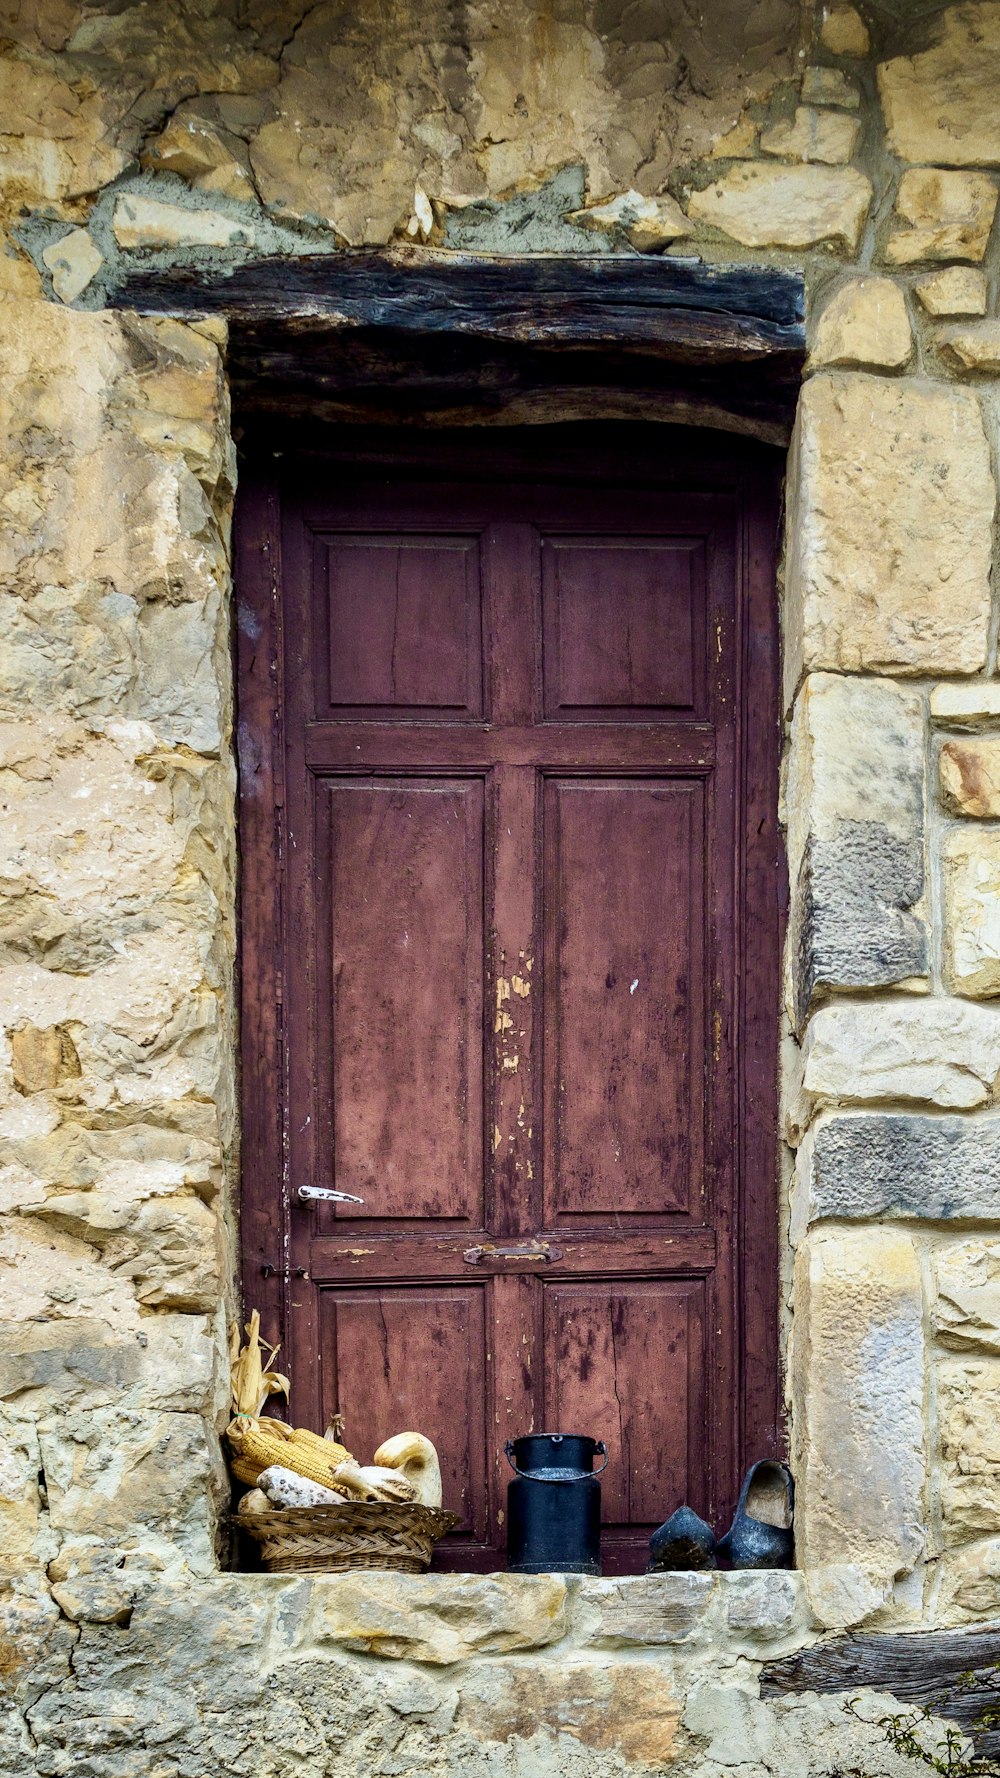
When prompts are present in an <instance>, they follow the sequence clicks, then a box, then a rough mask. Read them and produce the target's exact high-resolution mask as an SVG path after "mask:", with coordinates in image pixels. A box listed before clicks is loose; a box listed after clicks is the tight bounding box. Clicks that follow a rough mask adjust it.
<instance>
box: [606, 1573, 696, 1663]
mask: <svg viewBox="0 0 1000 1778" xmlns="http://www.w3.org/2000/svg"><path fill="white" fill-rule="evenodd" d="M718 1590H719V1580H718V1576H717V1575H714V1574H697V1573H691V1574H687V1573H678V1574H647V1575H644V1576H641V1577H635V1578H630V1579H629V1580H626V1581H620V1580H585V1581H583V1582H582V1584H581V1587H580V1593H579V1604H578V1607H577V1613H578V1615H579V1616H581V1617H582V1618H583V1621H584V1622H585V1623H586V1624H587V1626H588V1628H587V1641H588V1642H593V1643H597V1644H604V1645H606V1646H608V1647H610V1648H627V1647H629V1646H631V1645H637V1644H638V1645H646V1646H649V1647H656V1646H657V1645H658V1644H660V1643H670V1642H685V1641H687V1640H688V1638H689V1637H692V1636H694V1635H696V1633H697V1631H698V1630H699V1628H700V1627H701V1626H702V1625H703V1624H704V1621H705V1618H706V1615H707V1613H708V1610H709V1607H710V1606H711V1604H712V1601H713V1599H714V1597H715V1595H716V1594H717V1593H718Z"/></svg>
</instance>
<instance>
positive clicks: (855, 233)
mask: <svg viewBox="0 0 1000 1778" xmlns="http://www.w3.org/2000/svg"><path fill="white" fill-rule="evenodd" d="M871 198H872V189H871V185H870V184H869V182H868V180H867V179H866V178H865V176H864V174H863V173H859V172H858V170H857V169H856V168H855V167H837V168H833V167H822V166H808V165H804V166H797V167H779V166H766V165H758V164H757V163H756V162H745V163H742V164H740V165H737V166H734V167H731V168H730V169H729V171H728V172H726V173H724V174H723V175H722V177H721V178H720V179H718V180H717V181H716V182H715V184H714V185H709V186H706V188H705V190H704V191H695V192H692V194H691V198H690V201H689V203H688V215H689V216H690V217H692V218H693V219H694V220H695V221H696V222H707V223H710V224H711V225H712V227H713V228H717V229H719V230H720V232H721V233H722V234H724V235H728V236H729V238H730V239H731V240H734V241H739V242H740V243H741V244H742V245H743V246H744V247H811V246H814V245H815V244H816V243H817V242H821V241H830V242H832V243H836V244H838V245H840V246H843V247H845V248H847V249H848V251H851V250H853V249H854V248H855V247H856V246H857V244H858V240H859V239H860V235H861V230H862V228H863V227H864V222H865V217H866V216H867V214H868V208H869V205H870V204H871Z"/></svg>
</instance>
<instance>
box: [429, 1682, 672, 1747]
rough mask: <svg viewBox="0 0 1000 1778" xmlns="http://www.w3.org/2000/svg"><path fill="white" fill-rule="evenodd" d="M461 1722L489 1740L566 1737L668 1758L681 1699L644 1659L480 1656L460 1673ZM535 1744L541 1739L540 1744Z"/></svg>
mask: <svg viewBox="0 0 1000 1778" xmlns="http://www.w3.org/2000/svg"><path fill="white" fill-rule="evenodd" d="M460 1699H461V1701H460V1704H459V1713H458V1718H457V1726H458V1728H459V1729H460V1730H464V1731H466V1732H467V1733H468V1734H470V1735H472V1736H474V1737H475V1738H476V1740H479V1741H486V1742H491V1741H493V1742H497V1741H499V1742H509V1741H511V1740H512V1739H513V1741H514V1743H515V1745H516V1744H517V1742H519V1741H530V1740H534V1739H535V1737H536V1736H540V1737H541V1738H542V1740H543V1744H545V1743H548V1744H549V1745H551V1746H552V1747H553V1751H554V1744H555V1743H556V1742H557V1741H560V1740H561V1738H562V1737H563V1736H569V1737H570V1738H571V1739H572V1740H574V1741H577V1742H580V1743H582V1745H583V1746H584V1747H589V1748H593V1749H595V1750H598V1751H600V1752H601V1753H604V1754H610V1755H611V1756H612V1757H616V1758H617V1759H618V1760H624V1761H625V1762H626V1764H628V1763H631V1762H632V1761H635V1762H637V1763H638V1764H640V1765H651V1766H661V1765H663V1764H665V1763H666V1762H667V1761H668V1760H669V1759H670V1757H671V1753H672V1750H673V1746H674V1742H675V1739H676V1735H677V1725H678V1721H679V1718H680V1706H679V1704H678V1702H677V1700H676V1698H675V1697H674V1696H673V1693H672V1691H671V1688H670V1684H669V1681H668V1679H667V1676H666V1674H664V1672H663V1671H662V1669H661V1668H659V1667H655V1666H650V1665H648V1663H646V1662H643V1661H641V1660H628V1659H622V1660H618V1661H614V1662H609V1661H607V1659H605V1660H603V1661H602V1660H601V1658H600V1657H599V1656H597V1655H595V1656H594V1658H593V1659H592V1660H586V1659H581V1658H580V1657H578V1656H574V1657H573V1658H571V1659H569V1660H558V1661H539V1662H536V1663H534V1664H533V1665H532V1666H530V1667H526V1666H525V1664H524V1663H523V1662H518V1663H517V1664H516V1665H515V1664H513V1663H511V1664H508V1665H505V1666H500V1665H499V1664H498V1663H495V1662H482V1663H480V1664H479V1665H478V1666H476V1667H474V1668H471V1669H470V1670H469V1672H468V1673H466V1674H464V1675H463V1677H462V1682H461V1688H460ZM536 1745H537V1743H536Z"/></svg>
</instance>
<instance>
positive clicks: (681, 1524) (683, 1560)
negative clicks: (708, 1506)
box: [648, 1506, 716, 1574]
mask: <svg viewBox="0 0 1000 1778" xmlns="http://www.w3.org/2000/svg"><path fill="white" fill-rule="evenodd" d="M715 1566H716V1561H715V1534H714V1532H713V1530H712V1527H711V1525H706V1523H705V1521H704V1519H699V1517H698V1514H697V1513H696V1512H692V1510H691V1508H690V1507H689V1506H679V1507H678V1508H677V1511H676V1512H675V1513H671V1515H670V1517H669V1519H668V1520H667V1521H666V1524H664V1525H661V1526H660V1528H659V1530H658V1531H654V1532H653V1535H652V1537H651V1538H650V1540H649V1569H648V1573H650V1574H655V1573H657V1571H662V1570H669V1569H675V1568H714V1567H715Z"/></svg>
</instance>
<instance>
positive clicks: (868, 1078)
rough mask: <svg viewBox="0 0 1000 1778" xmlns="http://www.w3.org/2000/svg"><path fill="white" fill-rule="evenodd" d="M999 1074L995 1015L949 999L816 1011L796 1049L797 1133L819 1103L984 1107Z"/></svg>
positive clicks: (999, 1015) (998, 1016) (999, 1021)
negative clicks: (799, 1065)
mask: <svg viewBox="0 0 1000 1778" xmlns="http://www.w3.org/2000/svg"><path fill="white" fill-rule="evenodd" d="M998 1075H1000V1010H996V1009H994V1008H993V1007H985V1006H970V1005H969V1004H968V1003H967V1002H963V1001H954V1000H929V999H928V1000H924V999H919V998H911V999H905V1000H888V1001H877V1000H860V1001H855V1002H844V1003H841V1004H839V1005H833V1006H825V1007H821V1008H820V1010H819V1011H818V1012H816V1013H814V1014H813V1016H812V1018H811V1019H810V1021H809V1025H808V1029H807V1031H806V1034H805V1038H804V1040H803V1044H802V1074H801V1087H800V1093H801V1104H800V1106H799V1109H798V1114H797V1119H796V1122H797V1124H798V1127H799V1128H800V1129H801V1128H802V1127H804V1126H805V1124H806V1123H807V1122H808V1120H809V1117H810V1115H811V1114H812V1113H813V1112H814V1111H816V1110H818V1109H820V1108H822V1107H825V1106H830V1105H835V1104H837V1103H842V1104H851V1103H855V1104H863V1103H865V1102H871V1101H874V1100H879V1099H895V1100H911V1101H917V1102H921V1103H923V1104H927V1105H938V1106H940V1107H941V1108H942V1109H943V1110H952V1111H957V1110H970V1109H972V1108H973V1107H975V1106H980V1105H984V1104H985V1103H986V1102H987V1100H988V1099H989V1098H990V1097H991V1095H992V1093H993V1092H994V1090H995V1087H996V1083H997V1077H998Z"/></svg>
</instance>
